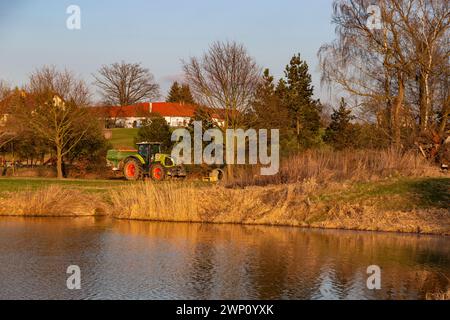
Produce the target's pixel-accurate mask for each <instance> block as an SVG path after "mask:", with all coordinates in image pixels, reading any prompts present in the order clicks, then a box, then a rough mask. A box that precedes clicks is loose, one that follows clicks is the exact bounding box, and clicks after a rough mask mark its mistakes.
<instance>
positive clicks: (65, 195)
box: [0, 186, 105, 217]
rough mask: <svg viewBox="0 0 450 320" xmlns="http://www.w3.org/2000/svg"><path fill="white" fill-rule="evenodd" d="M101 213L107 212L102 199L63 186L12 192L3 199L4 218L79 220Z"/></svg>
mask: <svg viewBox="0 0 450 320" xmlns="http://www.w3.org/2000/svg"><path fill="white" fill-rule="evenodd" d="M101 212H105V204H104V203H103V201H102V199H100V198H99V197H97V196H94V195H89V194H86V193H83V192H81V191H79V190H72V189H66V188H62V187H61V186H50V187H46V188H43V189H40V190H31V189H30V190H27V191H21V192H14V193H12V192H10V193H6V194H3V195H2V197H1V198H0V215H3V216H29V217H35V216H36V217H43V216H45V217H79V216H93V215H96V214H99V213H101Z"/></svg>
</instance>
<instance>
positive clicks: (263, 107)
mask: <svg viewBox="0 0 450 320" xmlns="http://www.w3.org/2000/svg"><path fill="white" fill-rule="evenodd" d="M285 92H286V90H285V85H284V81H283V80H281V81H280V82H279V83H278V85H277V86H275V83H274V77H273V76H272V75H271V74H270V71H269V69H266V70H264V73H263V77H262V81H261V83H260V84H259V86H258V88H257V90H256V94H255V99H254V101H253V111H254V121H253V122H254V126H255V127H256V128H258V129H268V130H269V129H279V130H280V147H281V148H280V150H281V153H282V154H285V155H287V154H289V153H290V152H291V151H293V150H295V148H292V145H293V143H292V142H295V134H294V132H293V130H292V129H291V128H290V126H289V122H290V120H289V112H288V109H287V108H286V106H285V105H284V104H283V103H282V97H283V96H284V93H285ZM294 145H295V143H294Z"/></svg>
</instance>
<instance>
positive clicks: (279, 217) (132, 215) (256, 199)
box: [0, 177, 450, 237]
mask: <svg viewBox="0 0 450 320" xmlns="http://www.w3.org/2000/svg"><path fill="white" fill-rule="evenodd" d="M16 182H17V181H16ZM53 182H54V183H57V182H56V181H53ZM67 183H68V182H65V184H67ZM72 183H78V184H79V185H76V186H73V185H72V184H70V183H69V187H68V186H64V187H61V186H60V185H48V183H44V184H40V185H38V186H37V187H36V188H34V189H33V188H31V187H30V186H27V187H26V188H25V189H24V190H20V191H18V192H17V191H13V192H11V191H6V192H3V193H0V218H1V217H2V216H4V217H32V218H56V217H61V218H74V217H110V218H114V219H119V220H130V221H148V222H169V223H199V224H217V225H247V226H273V227H295V228H302V229H319V230H321V229H322V230H347V231H365V232H389V233H398V234H416V235H437V236H444V237H446V236H450V210H449V209H448V206H447V205H446V203H447V200H448V199H449V190H450V189H449V186H450V179H449V178H443V177H429V178H424V177H422V178H404V177H403V178H398V179H389V180H382V181H374V182H373V181H372V182H364V183H362V182H343V183H329V184H328V185H326V186H322V185H320V184H319V183H317V182H314V181H305V182H303V183H298V184H288V185H271V186H265V187H247V188H244V189H236V188H234V189H233V188H231V189H230V188H225V187H222V186H218V185H202V184H192V183H171V182H168V183H163V184H152V183H145V182H144V183H141V182H140V183H135V184H126V185H124V184H120V183H119V184H117V186H115V187H112V186H111V185H112V184H113V183H112V182H109V186H105V187H104V189H101V186H100V185H99V186H92V185H89V187H87V184H83V181H72ZM101 183H105V184H107V183H108V182H106V181H104V182H101ZM418 191H420V192H422V194H419V193H418ZM426 195H428V197H429V198H427V197H426ZM422 198H423V199H422Z"/></svg>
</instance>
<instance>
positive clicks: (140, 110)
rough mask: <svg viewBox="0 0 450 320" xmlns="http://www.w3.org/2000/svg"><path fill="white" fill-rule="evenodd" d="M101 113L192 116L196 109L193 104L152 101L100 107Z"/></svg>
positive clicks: (123, 115) (141, 115)
mask: <svg viewBox="0 0 450 320" xmlns="http://www.w3.org/2000/svg"><path fill="white" fill-rule="evenodd" d="M99 109H101V111H102V112H103V114H104V115H105V116H107V117H109V118H131V117H133V118H140V117H145V116H147V115H149V114H150V113H157V114H159V115H161V116H163V117H189V118H190V117H193V116H194V112H195V110H196V107H195V106H191V105H186V104H180V103H167V102H154V103H149V102H145V103H138V104H136V105H132V106H123V107H100V108H99Z"/></svg>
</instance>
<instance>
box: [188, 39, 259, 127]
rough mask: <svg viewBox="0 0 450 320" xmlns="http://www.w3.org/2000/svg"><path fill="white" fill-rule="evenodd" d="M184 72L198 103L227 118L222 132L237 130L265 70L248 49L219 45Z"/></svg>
mask: <svg viewBox="0 0 450 320" xmlns="http://www.w3.org/2000/svg"><path fill="white" fill-rule="evenodd" d="M183 69H184V73H185V78H186V81H187V83H189V84H190V86H191V88H192V90H193V93H194V95H195V98H196V99H197V101H198V102H200V103H201V104H202V105H205V106H208V107H209V108H213V109H215V110H216V111H217V112H218V113H219V114H220V115H223V117H224V124H223V126H222V129H223V130H226V129H228V128H237V127H238V126H239V125H240V124H241V123H242V120H243V117H244V115H245V113H246V111H247V110H248V109H249V108H250V107H251V102H252V98H253V96H254V93H255V90H256V88H257V85H258V83H259V81H260V79H261V69H260V68H259V67H258V65H257V64H256V62H255V60H254V59H253V58H252V57H250V56H249V54H248V53H247V50H246V49H245V47H244V46H243V45H242V44H238V43H236V42H225V43H224V42H215V43H213V44H212V45H211V46H210V48H209V51H208V52H206V53H205V54H204V55H203V56H202V57H201V58H196V57H193V58H190V59H189V60H188V61H184V62H183Z"/></svg>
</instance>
